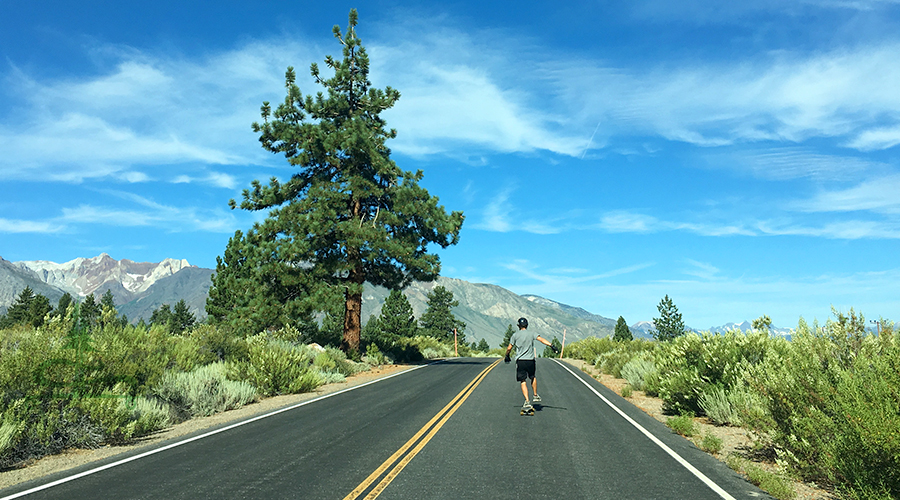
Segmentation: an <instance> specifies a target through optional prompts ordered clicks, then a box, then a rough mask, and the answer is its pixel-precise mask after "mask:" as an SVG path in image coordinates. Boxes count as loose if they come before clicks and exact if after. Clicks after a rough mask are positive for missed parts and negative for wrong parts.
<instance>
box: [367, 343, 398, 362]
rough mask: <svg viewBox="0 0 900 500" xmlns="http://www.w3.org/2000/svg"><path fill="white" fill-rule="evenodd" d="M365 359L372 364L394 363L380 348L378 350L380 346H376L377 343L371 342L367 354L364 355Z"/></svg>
mask: <svg viewBox="0 0 900 500" xmlns="http://www.w3.org/2000/svg"><path fill="white" fill-rule="evenodd" d="M363 361H365V362H366V363H368V364H370V365H372V366H380V365H389V364H392V361H391V360H390V359H388V358H387V357H385V355H384V354H382V353H381V351H380V350H378V346H376V345H375V344H369V345H368V346H366V355H365V356H364V357H363Z"/></svg>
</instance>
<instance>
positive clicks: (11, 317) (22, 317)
mask: <svg viewBox="0 0 900 500" xmlns="http://www.w3.org/2000/svg"><path fill="white" fill-rule="evenodd" d="M34 297H35V295H34V290H32V289H31V287H30V286H26V287H25V288H23V289H22V291H21V292H19V295H17V296H16V301H15V302H13V303H12V305H10V306H9V308H8V309H7V310H6V317H4V318H3V323H2V324H0V327H3V328H9V327H11V326H14V325H22V324H26V323H28V324H30V323H31V304H32V302H34Z"/></svg>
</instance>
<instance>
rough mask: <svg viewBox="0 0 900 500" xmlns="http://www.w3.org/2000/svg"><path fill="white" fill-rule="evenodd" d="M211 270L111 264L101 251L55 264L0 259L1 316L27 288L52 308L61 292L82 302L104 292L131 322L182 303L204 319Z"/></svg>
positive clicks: (171, 263)
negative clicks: (107, 292) (47, 301)
mask: <svg viewBox="0 0 900 500" xmlns="http://www.w3.org/2000/svg"><path fill="white" fill-rule="evenodd" d="M212 274H213V270H212V269H203V268H200V267H197V266H191V265H190V264H189V263H188V261H186V260H184V259H182V260H176V259H165V260H163V261H162V262H134V261H131V260H128V259H122V260H115V259H113V258H112V257H110V256H109V255H107V254H105V253H103V254H100V255H98V256H97V257H93V258H90V259H85V258H77V259H74V260H70V261H68V262H64V263H62V264H57V263H56V262H50V261H44V260H30V261H20V262H9V261H7V260H4V259H3V258H2V257H0V312H4V313H5V312H6V309H7V308H8V307H9V306H10V305H11V304H13V303H14V302H15V299H16V297H17V296H18V295H19V292H21V291H22V290H23V289H24V288H25V287H26V286H29V287H31V289H32V290H34V293H38V294H41V295H43V296H45V297H47V298H48V299H50V303H51V304H52V305H56V303H57V302H58V301H59V298H60V297H62V295H63V294H65V293H69V294H70V295H72V296H73V297H75V298H78V299H82V298H84V297H87V296H88V295H94V296H95V297H96V298H97V299H99V298H100V296H102V295H103V294H105V293H106V291H107V290H109V292H110V293H111V294H112V296H113V301H114V302H115V304H116V309H117V310H118V311H119V313H120V314H124V315H126V316H128V317H129V318H131V319H132V320H134V321H137V320H138V319H139V318H142V317H143V318H146V319H149V318H150V315H151V314H152V313H153V311H154V310H156V309H158V308H159V306H161V305H163V304H170V305H174V304H175V303H176V302H178V301H179V300H180V299H184V300H185V303H187V305H188V308H189V309H190V311H191V312H192V313H193V314H194V315H195V316H196V317H198V318H204V317H206V310H205V306H206V296H207V293H208V292H207V291H208V290H209V287H210V285H211V281H210V276H212Z"/></svg>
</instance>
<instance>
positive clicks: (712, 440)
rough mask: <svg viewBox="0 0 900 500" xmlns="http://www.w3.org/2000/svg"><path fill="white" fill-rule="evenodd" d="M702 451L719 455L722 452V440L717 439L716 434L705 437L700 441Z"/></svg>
mask: <svg viewBox="0 0 900 500" xmlns="http://www.w3.org/2000/svg"><path fill="white" fill-rule="evenodd" d="M700 449H701V450H703V451H705V452H706V453H716V454H718V453H719V452H720V451H722V438H720V437H717V436H715V435H714V434H706V435H704V436H703V439H702V440H700Z"/></svg>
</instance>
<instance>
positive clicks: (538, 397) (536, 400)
mask: <svg viewBox="0 0 900 500" xmlns="http://www.w3.org/2000/svg"><path fill="white" fill-rule="evenodd" d="M531 400H532V401H534V402H535V403H540V402H541V397H540V396H538V395H537V394H535V395H534V397H533V398H531Z"/></svg>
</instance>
